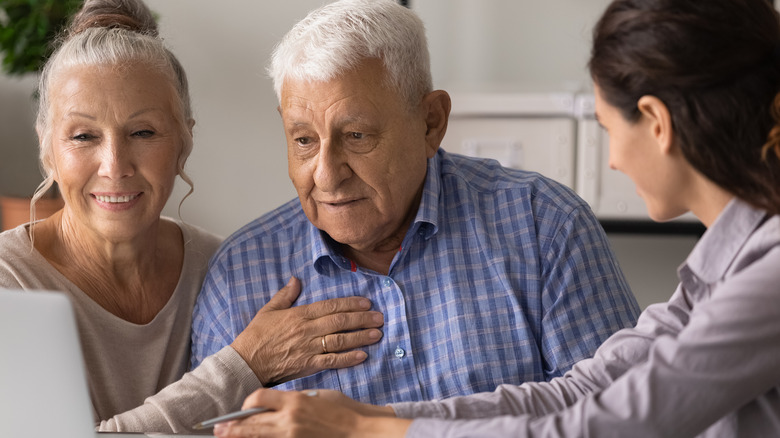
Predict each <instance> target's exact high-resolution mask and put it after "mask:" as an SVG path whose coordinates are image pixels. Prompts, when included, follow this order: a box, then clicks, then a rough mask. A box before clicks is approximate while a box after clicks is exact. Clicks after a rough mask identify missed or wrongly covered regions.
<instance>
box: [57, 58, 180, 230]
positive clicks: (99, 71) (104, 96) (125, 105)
mask: <svg viewBox="0 0 780 438" xmlns="http://www.w3.org/2000/svg"><path fill="white" fill-rule="evenodd" d="M50 96H51V113H50V114H51V120H52V153H53V158H54V165H55V179H56V181H57V183H58V184H59V188H60V190H61V192H62V195H63V198H64V199H65V210H64V213H63V220H67V221H69V222H70V223H71V225H72V226H76V227H86V228H87V229H89V230H91V231H93V232H96V233H97V234H98V235H100V236H102V237H103V238H105V239H107V240H111V241H122V240H127V239H131V238H133V237H136V236H138V235H139V234H140V233H143V232H144V231H146V230H148V229H149V227H151V226H154V225H155V224H156V223H157V222H158V221H159V217H160V212H161V211H162V208H163V207H164V206H165V203H166V201H167V200H168V197H169V196H170V194H171V191H172V189H173V185H174V180H175V178H176V175H177V160H178V158H179V154H180V152H181V148H182V133H181V130H180V128H179V124H178V123H177V121H176V119H175V117H174V114H176V113H175V111H177V105H176V100H175V91H174V90H173V87H172V85H171V83H170V81H169V80H168V79H166V77H164V76H163V75H162V74H161V73H159V72H157V71H156V70H154V69H151V68H148V67H147V66H144V65H133V66H127V67H123V68H98V67H72V68H69V69H67V70H65V71H63V72H62V73H61V74H60V75H59V76H58V77H57V78H56V79H55V81H54V82H53V83H52V84H51V88H50Z"/></svg>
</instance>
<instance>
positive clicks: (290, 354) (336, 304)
mask: <svg viewBox="0 0 780 438" xmlns="http://www.w3.org/2000/svg"><path fill="white" fill-rule="evenodd" d="M300 293H301V282H300V280H298V279H297V278H291V279H290V281H289V282H288V283H287V285H286V286H285V287H283V288H282V289H281V290H280V291H279V292H277V293H276V294H275V295H274V297H273V298H272V299H271V300H270V301H269V302H268V303H266V305H265V306H263V308H262V309H260V310H259V311H258V312H257V314H256V315H255V317H254V318H253V319H252V322H250V323H249V325H248V326H247V327H246V328H245V329H244V331H243V332H242V333H241V334H240V335H238V337H236V339H235V340H234V341H233V343H232V344H231V346H232V347H233V348H234V349H235V350H236V351H237V352H238V354H240V355H241V357H242V358H243V359H244V360H245V361H246V362H247V363H248V364H249V366H250V367H251V368H252V370H253V371H254V372H255V374H256V375H257V378H258V379H260V383H262V384H263V386H264V387H269V386H273V385H276V384H279V383H282V382H286V381H288V380H292V379H296V378H299V377H304V376H308V375H310V374H314V373H316V372H318V371H321V370H324V369H329V368H345V367H350V366H353V365H357V364H359V363H361V362H363V361H364V360H365V359H366V358H367V357H368V355H367V354H366V353H365V352H364V351H360V350H354V349H355V348H358V347H362V346H365V345H369V344H373V343H375V342H377V341H378V340H379V339H381V338H382V332H381V331H380V330H379V329H377V327H381V326H382V325H383V324H384V315H382V314H381V313H379V312H373V311H369V309H370V308H371V302H370V301H369V300H368V299H367V298H363V297H349V298H333V299H330V300H325V301H320V302H317V303H312V304H307V305H303V306H298V307H291V306H292V304H293V302H295V300H296V299H297V298H298V295H299V294H300Z"/></svg>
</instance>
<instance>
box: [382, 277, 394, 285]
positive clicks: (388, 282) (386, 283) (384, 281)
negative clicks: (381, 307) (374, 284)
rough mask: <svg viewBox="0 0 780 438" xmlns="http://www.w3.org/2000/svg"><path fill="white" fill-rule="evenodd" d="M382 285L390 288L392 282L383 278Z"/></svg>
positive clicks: (387, 278)
mask: <svg viewBox="0 0 780 438" xmlns="http://www.w3.org/2000/svg"><path fill="white" fill-rule="evenodd" d="M382 284H383V285H384V286H385V287H390V286H392V285H393V280H391V279H390V278H389V277H385V278H384V279H383V280H382Z"/></svg>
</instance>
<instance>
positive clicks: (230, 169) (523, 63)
mask: <svg viewBox="0 0 780 438" xmlns="http://www.w3.org/2000/svg"><path fill="white" fill-rule="evenodd" d="M323 3H325V2H324V1H322V0H292V1H285V2H267V1H262V2H259V1H256V0H223V1H220V2H214V1H209V0H147V4H148V5H149V6H150V7H151V9H152V10H153V11H154V12H155V13H156V14H158V16H159V25H160V30H161V34H162V35H163V36H164V38H165V40H166V42H167V44H168V45H169V47H170V48H171V49H172V50H173V52H174V53H175V54H176V55H177V56H178V57H179V59H180V61H181V62H182V64H183V65H184V67H185V69H186V71H187V73H188V76H189V80H190V86H191V92H192V99H193V103H194V112H195V118H196V125H195V128H194V134H195V148H194V150H193V153H192V155H191V157H190V159H189V162H188V164H187V171H188V173H189V174H190V176H191V177H192V178H193V180H194V181H195V192H194V194H193V195H192V196H190V197H189V198H188V199H186V200H185V201H184V203H183V204H182V205H181V218H182V219H183V220H185V221H188V222H191V223H194V224H197V225H200V226H202V227H204V228H206V229H209V230H212V231H214V232H217V233H220V234H222V235H225V236H227V235H229V234H230V233H232V232H233V231H235V230H236V229H238V228H239V227H240V226H242V225H244V224H245V223H247V222H249V221H251V220H253V219H254V218H256V217H258V216H260V215H261V214H263V213H266V212H268V211H270V210H272V209H273V208H275V207H277V206H279V205H280V204H282V203H284V202H286V201H288V200H289V199H291V198H293V197H295V191H294V189H293V187H292V184H291V183H290V181H289V178H288V176H287V162H286V145H285V140H284V135H283V131H282V126H281V123H280V117H279V115H278V113H277V111H276V107H277V100H276V97H275V95H274V92H273V88H272V84H271V81H270V79H269V78H268V77H267V75H266V73H265V67H266V65H267V62H268V58H269V56H270V53H271V50H272V49H273V47H274V44H275V43H276V42H277V41H278V40H279V39H280V38H281V37H282V36H283V35H284V34H285V33H286V32H287V30H289V29H290V27H291V26H292V25H293V24H294V23H295V22H297V21H298V20H300V19H301V18H303V17H304V16H305V15H306V13H307V12H308V11H309V10H311V9H313V8H316V7H318V6H320V5H321V4H323ZM408 3H409V7H411V8H412V9H413V10H415V11H416V12H417V13H418V14H419V15H420V16H421V18H422V19H423V21H424V22H425V24H426V28H427V33H428V39H429V44H430V50H431V60H432V69H433V76H434V85H435V87H436V88H442V89H445V90H447V91H449V92H450V93H451V94H452V96H453V121H452V131H451V134H452V135H448V137H447V138H445V141H444V144H443V147H444V148H445V149H447V150H450V151H453V152H464V153H472V154H474V155H484V156H495V157H496V158H499V159H502V160H504V161H506V160H510V159H519V158H517V157H518V156H521V157H522V159H520V162H518V163H516V164H517V167H523V168H530V169H532V170H539V171H541V172H542V173H545V174H548V175H549V176H551V177H555V178H559V179H561V180H562V182H564V183H566V184H569V185H570V186H572V187H573V188H575V189H577V190H578V192H580V193H581V194H582V195H583V197H584V198H585V199H586V200H588V202H590V203H591V205H592V206H593V207H594V211H596V212H597V213H598V214H599V216H600V218H603V219H604V223H605V228H607V230H608V235H609V237H610V241H611V243H612V245H613V248H614V249H615V251H616V253H617V254H618V259H619V261H620V264H621V267H622V268H623V270H624V272H625V273H626V275H627V277H628V279H629V282H630V283H631V286H632V289H633V290H634V292H635V294H636V295H637V298H638V300H639V301H640V304H641V305H642V307H644V306H646V305H647V304H648V303H650V302H654V301H664V300H666V299H667V298H668V297H669V295H671V293H672V292H673V289H674V287H675V286H676V283H677V280H676V276H675V273H674V272H675V269H676V267H677V266H678V265H679V264H680V263H681V262H682V261H683V260H684V258H685V256H686V255H687V253H688V252H689V251H690V249H691V248H692V247H693V245H694V244H695V242H696V240H697V238H698V236H699V235H700V233H701V229H699V228H696V227H691V226H688V225H686V224H688V222H686V221H682V222H683V224H682V226H679V227H674V226H673V227H658V226H653V225H652V224H650V222H649V221H648V220H647V218H646V216H644V212H643V210H642V208H643V205H642V203H641V201H639V200H638V199H635V194H634V189H633V186H632V185H631V183H630V181H628V180H627V179H621V176H620V175H617V174H616V173H615V172H611V171H608V169H606V155H605V149H604V148H605V147H606V146H605V144H606V143H605V142H606V139H605V137H604V136H603V133H601V132H600V130H599V129H595V128H594V127H593V123H594V122H593V121H592V114H591V113H589V111H591V112H592V107H589V106H588V96H589V94H590V93H591V92H592V87H591V84H590V79H589V76H588V74H587V71H586V68H585V64H586V62H587V59H588V50H589V44H590V31H591V28H592V26H593V24H594V23H595V20H596V19H597V17H598V16H599V15H600V13H601V12H602V10H603V9H604V8H605V6H606V5H607V4H608V1H607V0H546V1H543V2H541V1H532V0H481V1H478V2H477V1H466V0H410V1H409V2H408ZM0 19H2V17H0ZM35 81H36V76H35V75H34V74H27V75H23V76H11V75H8V74H2V75H0V195H13V196H28V195H31V194H32V192H33V191H34V189H35V187H36V186H37V185H38V183H39V182H40V180H41V177H40V173H39V171H38V165H37V139H36V136H35V132H34V129H33V124H34V113H35V109H34V99H33V98H32V95H33V91H34V88H35ZM493 122H500V123H504V125H501V126H506V127H507V131H506V132H503V131H502V132H503V133H502V134H500V135H499V136H498V137H495V138H493V137H489V136H488V137H486V134H485V133H482V132H478V131H479V130H480V128H479V127H480V126H492V125H485V123H488V124H489V123H493ZM469 123H472V124H473V126H476V127H477V128H474V129H471V128H468V126H471V125H469ZM547 123H549V126H548V125H546V124H547ZM461 127H463V128H462V129H461ZM491 129H492V128H491ZM500 129H504V128H503V127H502V128H500ZM494 131H495V130H494ZM474 132H477V134H475V136H471V137H470V134H471V133H474ZM548 143H550V144H552V145H555V147H551V146H548ZM589 151H590V152H589ZM545 154H547V155H545ZM578 154H580V155H581V156H578ZM507 157H509V158H507ZM540 157H547V158H549V159H548V160H547V163H548V164H549V165H550V166H552V167H549V169H548V168H535V167H536V166H535V164H534V163H535V160H538V159H540ZM510 164H512V163H510ZM541 165H542V164H540V166H541ZM583 166H585V167H583ZM610 172H611V173H610ZM613 174H614V175H613ZM187 189H188V187H187V185H186V184H184V183H183V182H182V181H178V182H177V189H176V191H175V192H174V194H173V196H172V197H171V200H170V201H169V203H168V206H167V207H166V209H165V211H164V214H166V215H168V216H172V217H179V211H178V210H179V203H180V201H181V199H182V197H183V196H184V194H185V193H186V191H187ZM612 195H614V196H616V197H615V198H614V199H612V198H609V196H612ZM0 215H2V212H0Z"/></svg>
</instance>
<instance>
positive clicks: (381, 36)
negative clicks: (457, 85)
mask: <svg viewBox="0 0 780 438" xmlns="http://www.w3.org/2000/svg"><path fill="white" fill-rule="evenodd" d="M367 58H377V59H381V60H382V62H383V64H384V67H385V71H386V72H387V77H386V78H385V80H386V81H387V85H389V86H391V87H394V89H395V90H397V91H398V93H399V94H400V95H401V97H402V98H403V99H405V101H406V102H408V103H409V104H410V106H415V105H417V104H418V103H419V102H420V99H422V97H423V96H424V95H425V94H427V93H429V92H430V91H432V89H433V81H432V79H431V71H430V56H429V54H428V42H427V39H426V37H425V26H424V25H423V22H422V20H420V18H419V17H418V16H417V15H416V14H415V13H414V12H412V11H411V10H409V9H407V8H406V7H404V6H401V5H400V4H398V3H396V2H395V1H392V0H340V1H336V2H333V3H330V4H327V5H325V6H323V7H321V8H319V9H316V10H314V11H312V12H310V13H309V14H308V15H307V16H306V18H304V19H303V20H301V21H300V22H298V23H297V24H296V25H295V26H294V27H293V28H292V29H291V30H290V31H289V32H288V33H287V34H286V35H285V36H284V38H283V39H282V40H281V42H280V43H279V44H278V45H277V46H276V48H275V49H274V52H273V54H272V57H271V63H270V66H269V67H268V74H269V75H270V76H271V78H272V79H273V82H274V90H275V91H276V96H277V98H279V100H280V101H281V90H282V85H283V82H284V80H285V79H286V78H292V79H296V80H305V81H328V80H332V79H334V78H335V77H336V76H337V75H339V74H341V73H343V72H345V71H348V70H350V69H351V68H354V67H356V66H357V65H358V64H359V63H360V62H361V61H362V60H364V59H367Z"/></svg>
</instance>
